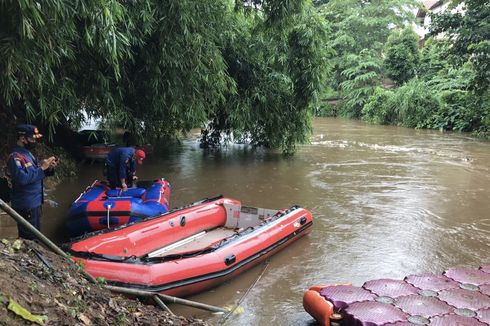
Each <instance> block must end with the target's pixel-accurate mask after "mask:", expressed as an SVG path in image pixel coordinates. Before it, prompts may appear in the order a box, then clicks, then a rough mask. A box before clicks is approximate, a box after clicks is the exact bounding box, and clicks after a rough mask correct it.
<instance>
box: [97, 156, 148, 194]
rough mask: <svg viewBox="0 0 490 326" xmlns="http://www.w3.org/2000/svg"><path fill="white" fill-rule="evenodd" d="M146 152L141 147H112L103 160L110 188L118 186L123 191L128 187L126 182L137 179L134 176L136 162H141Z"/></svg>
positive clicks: (133, 181)
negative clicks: (104, 160)
mask: <svg viewBox="0 0 490 326" xmlns="http://www.w3.org/2000/svg"><path fill="white" fill-rule="evenodd" d="M145 157H146V154H145V152H144V151H143V150H141V149H135V148H133V147H118V148H115V149H113V150H112V151H111V152H110V153H109V154H108V155H107V159H106V162H105V168H106V173H107V180H108V181H109V185H110V187H111V188H113V189H114V188H116V187H120V188H122V190H123V191H126V190H127V189H128V184H129V185H130V186H133V184H134V183H135V182H136V181H137V180H138V177H137V176H136V163H137V164H140V165H141V164H143V160H144V159H145Z"/></svg>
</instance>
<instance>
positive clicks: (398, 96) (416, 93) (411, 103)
mask: <svg viewBox="0 0 490 326" xmlns="http://www.w3.org/2000/svg"><path fill="white" fill-rule="evenodd" d="M393 102H394V103H396V112H397V121H398V124H399V125H400V126H403V127H407V128H427V127H430V119H431V118H432V116H433V115H434V114H437V112H439V110H440V107H441V106H440V103H439V99H438V98H437V96H436V95H435V94H433V93H432V92H431V91H430V89H429V88H428V87H427V85H426V83H425V82H423V81H421V80H418V79H412V80H411V81H409V82H408V83H406V84H405V85H404V86H402V87H400V88H398V89H397V90H396V91H395V93H394V97H393Z"/></svg>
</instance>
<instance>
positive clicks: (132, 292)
mask: <svg viewBox="0 0 490 326" xmlns="http://www.w3.org/2000/svg"><path fill="white" fill-rule="evenodd" d="M105 288H106V289H108V290H111V291H114V292H119V293H124V294H129V295H136V296H141V297H151V296H154V295H157V296H158V297H160V298H161V299H162V300H163V301H165V302H170V303H178V304H181V305H184V306H189V307H193V308H197V309H203V310H207V311H211V312H221V313H226V312H229V310H228V309H225V308H220V307H216V306H211V305H208V304H205V303H200V302H195V301H191V300H186V299H180V298H177V297H173V296H170V295H166V294H161V293H155V292H150V291H144V290H137V289H130V288H123V287H119V286H112V285H106V286H105Z"/></svg>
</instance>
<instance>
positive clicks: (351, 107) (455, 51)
mask: <svg viewBox="0 0 490 326" xmlns="http://www.w3.org/2000/svg"><path fill="white" fill-rule="evenodd" d="M461 2H462V1H452V3H451V5H450V9H451V8H454V7H455V6H456V5H458V4H460V3H461ZM316 4H317V5H318V11H319V13H320V15H321V16H322V17H324V18H325V19H326V20H327V21H328V22H329V23H330V26H331V28H332V33H331V34H330V42H331V43H332V45H333V48H334V50H335V52H336V54H337V57H336V59H335V60H334V62H335V64H334V68H333V74H332V78H331V79H330V84H329V87H327V88H326V94H325V96H324V98H325V99H327V100H326V101H324V102H323V103H324V105H322V106H320V108H319V109H318V110H317V114H318V115H325V116H342V117H349V118H358V119H362V120H365V121H367V122H370V123H375V124H391V125H400V126H404V127H409V128H430V129H440V130H453V131H465V132H474V133H475V134H477V135H480V136H482V137H486V138H490V89H489V86H490V44H489V42H488V40H489V38H490V7H489V6H488V3H487V2H486V1H475V0H469V1H464V14H462V13H451V12H445V13H442V14H438V15H432V17H431V18H432V25H431V29H430V34H429V37H428V39H427V40H425V45H424V47H423V48H421V49H419V46H418V42H419V39H418V36H417V35H416V34H415V33H414V32H413V30H412V28H411V26H412V23H414V22H415V21H414V17H413V10H411V8H413V6H415V5H417V4H418V3H417V2H411V1H406V0H403V1H400V0H388V1H367V2H366V1H356V0H347V1H345V0H331V1H321V0H319V1H317V2H316ZM380 17H383V18H381V19H380ZM407 26H408V27H407ZM387 78H390V79H391V80H392V81H393V82H394V87H386V84H385V83H384V82H385V81H386V79H387ZM332 96H335V97H336V98H337V101H335V102H333V103H335V104H331V103H332V101H328V98H329V97H332Z"/></svg>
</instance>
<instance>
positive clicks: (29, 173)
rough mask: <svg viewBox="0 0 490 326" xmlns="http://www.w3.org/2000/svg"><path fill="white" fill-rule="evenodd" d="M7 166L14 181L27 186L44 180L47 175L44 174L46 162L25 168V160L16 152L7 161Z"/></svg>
mask: <svg viewBox="0 0 490 326" xmlns="http://www.w3.org/2000/svg"><path fill="white" fill-rule="evenodd" d="M27 163H29V162H27ZM43 163H44V162H43ZM31 164H32V162H31ZM7 166H8V169H9V172H10V177H11V178H12V181H13V182H14V183H16V184H18V185H21V186H25V185H28V184H31V183H34V182H37V181H39V180H42V179H44V176H45V175H44V170H45V169H43V167H45V166H46V164H43V165H41V167H36V166H33V167H32V168H31V167H28V168H25V167H24V166H23V160H22V159H21V158H20V157H19V156H18V155H16V154H12V155H10V157H9V160H8V162H7ZM47 167H49V164H48V166H46V168H47Z"/></svg>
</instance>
